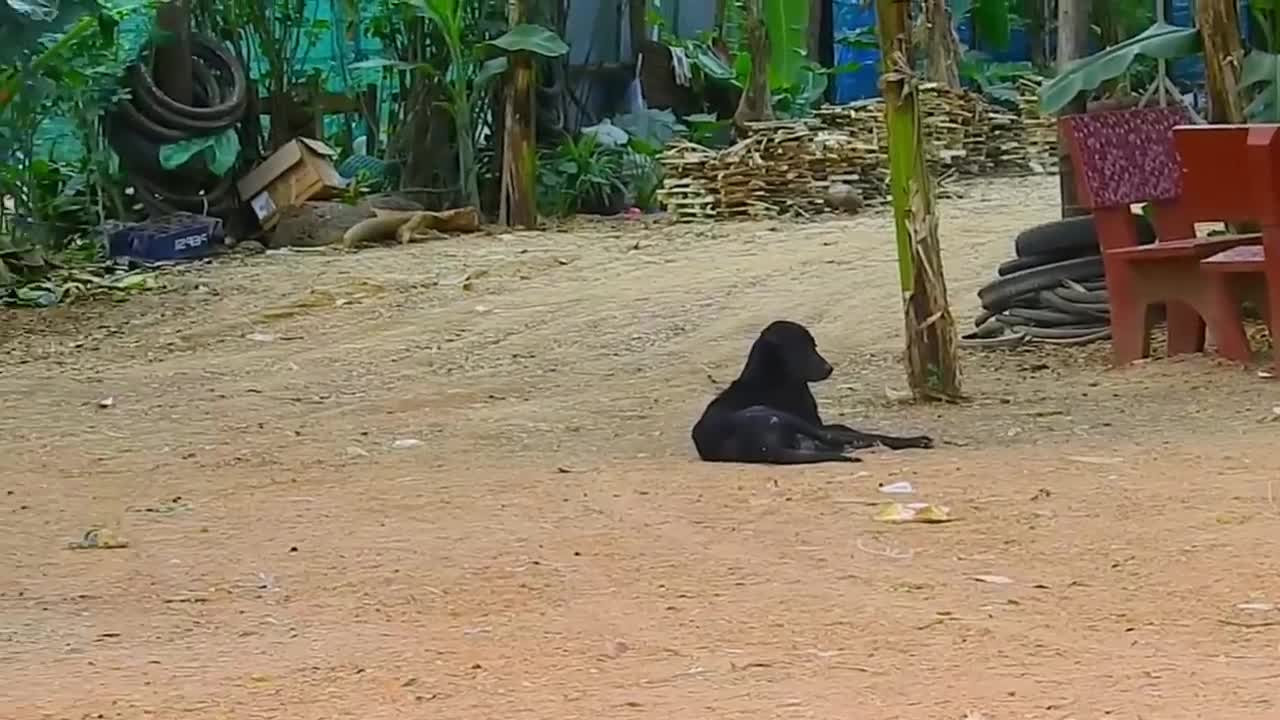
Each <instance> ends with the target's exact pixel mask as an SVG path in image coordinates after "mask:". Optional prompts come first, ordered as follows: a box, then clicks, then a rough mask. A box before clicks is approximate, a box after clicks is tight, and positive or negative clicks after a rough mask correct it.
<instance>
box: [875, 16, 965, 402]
mask: <svg viewBox="0 0 1280 720" xmlns="http://www.w3.org/2000/svg"><path fill="white" fill-rule="evenodd" d="M876 26H877V27H876V30H877V33H876V34H877V36H878V37H879V39H880V56H881V61H880V62H881V85H882V87H883V92H884V107H885V124H886V125H887V126H888V132H889V194H890V197H891V199H892V201H893V220H894V226H895V230H896V231H897V233H896V234H897V241H898V271H899V280H900V282H901V285H902V301H903V313H904V315H905V316H906V333H907V338H906V340H907V343H906V344H907V348H906V366H907V382H908V383H909V384H910V386H911V392H912V394H913V395H915V397H916V399H917V400H956V399H959V398H960V397H961V390H960V362H959V358H958V353H957V344H958V342H957V337H956V326H955V320H954V319H953V318H952V316H951V310H950V308H949V307H948V305H947V284H946V281H945V279H944V278H943V273H942V251H941V248H940V245H939V242H938V216H937V212H936V208H935V197H934V188H933V181H932V178H930V177H929V166H928V164H927V163H926V162H925V152H924V147H925V146H924V133H923V130H922V127H921V123H920V109H919V105H918V102H917V100H918V97H917V96H918V95H919V93H918V92H916V91H915V88H914V85H915V84H916V78H915V73H914V70H913V67H914V66H913V64H912V43H911V27H912V26H911V0H876Z"/></svg>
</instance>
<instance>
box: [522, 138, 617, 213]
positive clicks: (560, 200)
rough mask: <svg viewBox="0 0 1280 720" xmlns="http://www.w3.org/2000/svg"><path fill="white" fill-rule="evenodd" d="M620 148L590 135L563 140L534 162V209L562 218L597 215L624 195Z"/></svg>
mask: <svg viewBox="0 0 1280 720" xmlns="http://www.w3.org/2000/svg"><path fill="white" fill-rule="evenodd" d="M624 158H625V151H624V150H623V149H622V148H618V147H610V146H607V145H604V144H602V143H600V142H599V140H597V139H596V137H595V136H594V135H583V136H581V137H580V138H578V139H577V140H574V139H573V138H566V139H565V141H564V142H563V143H561V144H560V146H559V147H557V148H556V149H554V150H549V151H543V152H542V153H541V157H540V158H539V159H538V208H539V210H540V211H541V212H542V214H543V215H554V216H559V217H564V216H568V215H572V214H573V213H575V212H578V211H579V210H595V211H600V210H603V209H605V208H609V207H610V206H611V205H613V204H614V201H615V198H617V197H618V196H619V195H620V194H622V193H625V192H626V184H625V183H624V182H623V161H624Z"/></svg>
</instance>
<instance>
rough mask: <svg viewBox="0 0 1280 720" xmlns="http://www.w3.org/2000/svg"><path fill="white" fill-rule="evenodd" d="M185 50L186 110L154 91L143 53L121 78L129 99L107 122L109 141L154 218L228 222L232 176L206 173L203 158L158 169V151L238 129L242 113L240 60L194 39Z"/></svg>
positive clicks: (244, 86)
mask: <svg viewBox="0 0 1280 720" xmlns="http://www.w3.org/2000/svg"><path fill="white" fill-rule="evenodd" d="M191 44H192V56H193V61H194V62H193V63H192V69H193V77H192V81H193V86H194V93H193V94H194V100H193V102H192V104H191V105H187V104H185V103H181V102H178V101H176V100H174V99H173V98H171V97H169V96H168V95H166V94H165V93H164V92H163V91H161V90H160V88H159V87H158V86H157V85H156V81H155V78H154V77H153V76H152V75H151V72H150V70H149V68H148V67H147V65H148V55H149V54H148V52H147V51H146V50H145V49H144V51H143V54H142V56H141V57H140V58H139V59H138V61H137V62H135V63H134V64H132V65H130V66H129V68H128V71H127V74H126V78H125V84H126V87H128V89H129V91H130V92H129V99H127V100H122V101H121V102H120V103H118V104H117V105H116V107H115V109H114V110H113V112H112V113H111V114H110V115H109V116H108V118H107V121H108V122H107V129H108V140H109V141H110V143H111V147H112V149H114V150H115V151H116V154H117V155H118V156H119V157H120V165H121V167H122V168H123V169H124V171H125V175H126V177H127V178H128V181H129V184H130V185H132V186H133V188H134V190H135V197H136V199H137V200H138V201H139V202H140V203H141V204H142V206H143V208H145V209H146V210H147V212H148V214H150V215H151V216H152V217H159V216H163V215H168V214H171V213H174V212H179V211H182V212H190V213H196V214H199V215H210V216H213V217H219V218H222V219H223V220H224V221H226V220H229V219H230V218H231V217H232V216H233V213H234V211H235V209H236V205H237V202H236V194H235V192H234V190H235V184H234V178H233V177H232V174H231V173H227V174H225V175H223V176H221V177H219V176H217V175H215V174H214V173H212V172H210V171H209V170H208V169H207V167H206V166H205V164H204V162H203V161H202V160H201V159H199V158H200V157H201V155H202V154H197V156H196V157H195V158H193V159H192V160H190V161H188V162H187V163H185V164H183V165H181V166H179V167H176V168H173V169H166V168H164V167H163V166H162V165H161V164H160V148H161V147H163V146H165V145H169V144H172V143H178V142H183V141H186V140H193V139H197V138H211V137H214V136H216V135H220V134H222V133H224V132H226V131H227V130H229V129H231V128H234V127H237V126H238V125H239V123H240V121H241V119H243V118H244V117H245V113H246V112H247V109H248V105H249V85H248V78H247V76H246V74H245V71H244V67H243V66H242V65H241V64H240V61H239V60H238V59H237V58H236V57H235V56H234V55H233V54H232V53H231V52H230V50H228V49H227V47H226V46H225V45H223V44H222V43H219V42H218V41H216V40H214V39H213V38H211V37H208V36H204V35H193V36H192V38H191Z"/></svg>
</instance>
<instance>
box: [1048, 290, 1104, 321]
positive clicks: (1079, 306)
mask: <svg viewBox="0 0 1280 720" xmlns="http://www.w3.org/2000/svg"><path fill="white" fill-rule="evenodd" d="M1064 290H1066V288H1058V289H1056V290H1041V291H1040V302H1042V303H1044V304H1045V307H1048V308H1052V309H1054V310H1057V311H1059V312H1062V313H1068V314H1070V315H1072V316H1074V317H1080V318H1102V319H1104V320H1105V319H1109V318H1110V317H1111V306H1110V305H1108V304H1107V303H1105V302H1101V303H1094V302H1091V303H1083V302H1074V301H1072V300H1069V299H1067V298H1065V297H1063V295H1062V292H1063V291H1064ZM1068 292H1070V291H1068ZM1102 296H1103V297H1104V298H1105V297H1106V292H1103V293H1102Z"/></svg>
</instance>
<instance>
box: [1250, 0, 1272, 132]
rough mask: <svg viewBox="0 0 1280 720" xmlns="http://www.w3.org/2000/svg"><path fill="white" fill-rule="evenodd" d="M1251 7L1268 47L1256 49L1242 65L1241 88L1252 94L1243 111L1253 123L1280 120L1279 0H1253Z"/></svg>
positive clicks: (1255, 22)
mask: <svg viewBox="0 0 1280 720" xmlns="http://www.w3.org/2000/svg"><path fill="white" fill-rule="evenodd" d="M1249 10H1250V12H1251V13H1252V14H1253V19H1254V25H1255V26H1256V27H1258V28H1259V29H1260V30H1261V34H1262V36H1263V42H1264V43H1265V44H1266V49H1265V50H1264V49H1260V48H1255V49H1254V50H1252V51H1251V52H1250V53H1249V54H1248V55H1246V56H1245V58H1244V63H1243V64H1242V65H1241V68H1240V85H1241V88H1242V89H1243V90H1247V91H1250V92H1252V93H1253V99H1252V101H1251V102H1250V103H1249V106H1248V107H1246V108H1245V111H1244V112H1245V115H1246V116H1247V117H1248V118H1249V121H1250V122H1257V123H1267V122H1271V123H1273V122H1280V54H1277V53H1278V52H1280V0H1253V1H1252V2H1251V3H1249Z"/></svg>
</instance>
